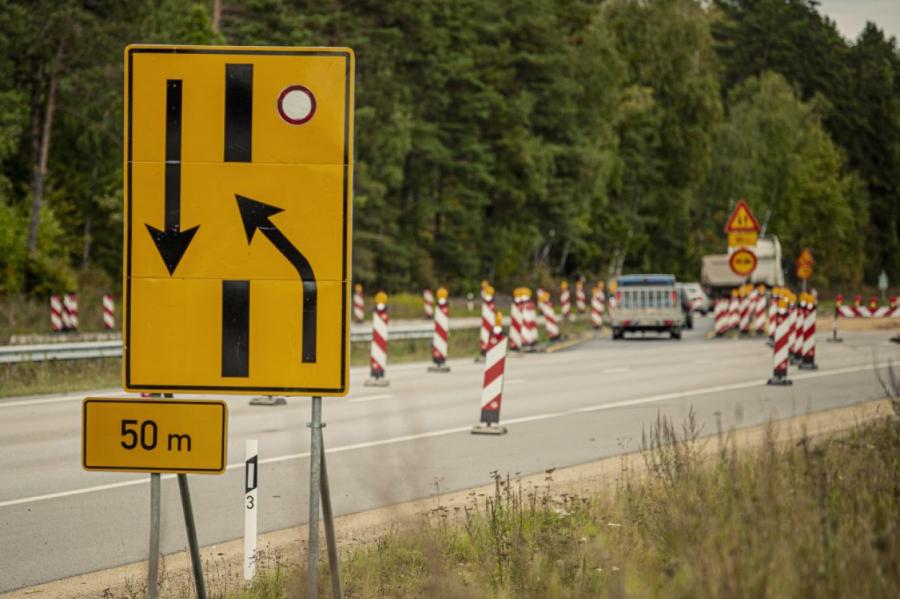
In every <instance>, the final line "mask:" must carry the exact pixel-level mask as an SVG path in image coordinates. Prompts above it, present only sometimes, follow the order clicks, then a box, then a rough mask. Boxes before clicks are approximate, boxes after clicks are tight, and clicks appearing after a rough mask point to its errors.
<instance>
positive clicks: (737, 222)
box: [725, 199, 761, 233]
mask: <svg viewBox="0 0 900 599" xmlns="http://www.w3.org/2000/svg"><path fill="white" fill-rule="evenodd" d="M760 228H761V227H760V225H759V221H758V220H756V217H755V216H753V213H752V212H751V211H750V206H749V205H747V201H746V200H744V199H740V200H738V203H737V205H735V207H734V210H732V211H731V216H729V217H728V222H726V223H725V232H726V233H759V230H760Z"/></svg>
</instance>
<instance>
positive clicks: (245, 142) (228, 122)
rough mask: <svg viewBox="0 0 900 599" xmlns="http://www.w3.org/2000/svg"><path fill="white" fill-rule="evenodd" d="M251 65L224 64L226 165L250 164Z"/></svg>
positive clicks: (251, 137)
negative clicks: (235, 163)
mask: <svg viewBox="0 0 900 599" xmlns="http://www.w3.org/2000/svg"><path fill="white" fill-rule="evenodd" d="M252 141H253V65H252V64H226V65H225V162H251V161H252V152H251V150H252Z"/></svg>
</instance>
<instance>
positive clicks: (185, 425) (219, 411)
mask: <svg viewBox="0 0 900 599" xmlns="http://www.w3.org/2000/svg"><path fill="white" fill-rule="evenodd" d="M81 433H82V436H81V447H82V451H81V463H82V465H83V466H84V469H85V470H109V471H118V472H181V473H188V472H190V473H199V474H203V473H206V474H221V473H222V472H224V471H225V466H226V465H227V458H228V406H227V404H226V403H225V402H224V401H196V400H187V399H180V400H174V399H111V398H97V397H88V398H86V399H85V400H84V402H83V404H82V426H81Z"/></svg>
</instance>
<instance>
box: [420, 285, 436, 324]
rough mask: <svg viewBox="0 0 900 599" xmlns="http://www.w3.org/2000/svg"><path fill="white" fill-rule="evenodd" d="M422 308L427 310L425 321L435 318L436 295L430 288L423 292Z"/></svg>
mask: <svg viewBox="0 0 900 599" xmlns="http://www.w3.org/2000/svg"><path fill="white" fill-rule="evenodd" d="M422 307H423V309H424V310H425V320H431V319H432V318H434V294H433V293H431V289H430V288H429V287H426V288H425V291H423V292H422Z"/></svg>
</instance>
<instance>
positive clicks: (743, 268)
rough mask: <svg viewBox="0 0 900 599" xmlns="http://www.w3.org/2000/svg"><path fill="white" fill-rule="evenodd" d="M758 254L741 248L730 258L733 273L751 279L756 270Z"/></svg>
mask: <svg viewBox="0 0 900 599" xmlns="http://www.w3.org/2000/svg"><path fill="white" fill-rule="evenodd" d="M756 263H757V261H756V254H754V253H753V252H752V251H750V250H749V249H747V248H741V249H739V250H737V251H735V252H734V253H732V254H731V256H730V257H729V258H728V266H729V267H731V272H733V273H734V274H736V275H738V276H740V277H749V276H750V275H751V274H753V271H754V270H756Z"/></svg>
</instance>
